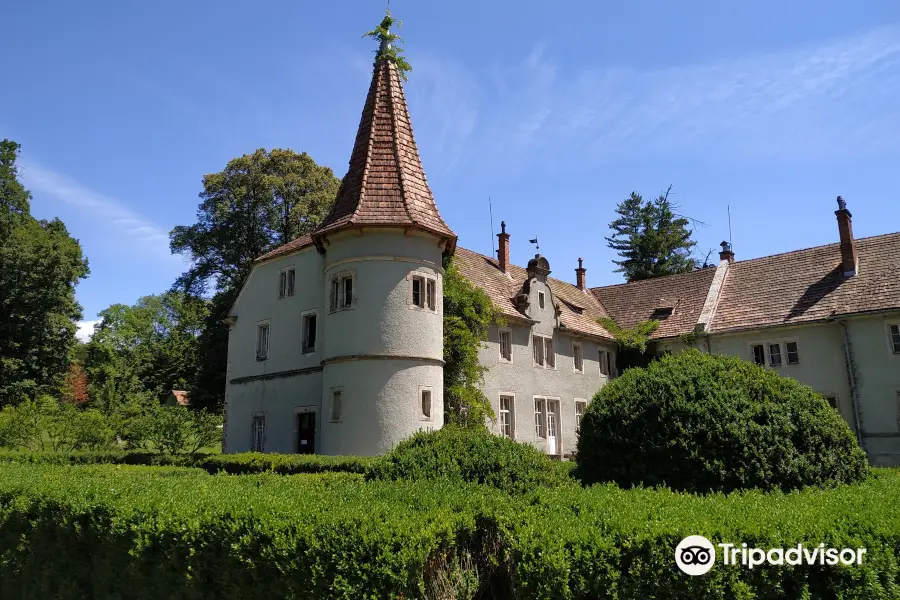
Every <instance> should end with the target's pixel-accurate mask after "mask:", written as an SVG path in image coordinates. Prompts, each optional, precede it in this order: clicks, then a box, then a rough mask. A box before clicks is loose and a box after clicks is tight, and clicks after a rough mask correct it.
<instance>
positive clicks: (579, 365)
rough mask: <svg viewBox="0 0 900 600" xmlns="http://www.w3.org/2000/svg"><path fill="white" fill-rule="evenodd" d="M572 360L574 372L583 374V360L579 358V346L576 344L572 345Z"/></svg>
mask: <svg viewBox="0 0 900 600" xmlns="http://www.w3.org/2000/svg"><path fill="white" fill-rule="evenodd" d="M572 358H573V360H574V362H575V372H576V373H584V359H582V357H581V344H579V343H577V342H574V343H573V344H572Z"/></svg>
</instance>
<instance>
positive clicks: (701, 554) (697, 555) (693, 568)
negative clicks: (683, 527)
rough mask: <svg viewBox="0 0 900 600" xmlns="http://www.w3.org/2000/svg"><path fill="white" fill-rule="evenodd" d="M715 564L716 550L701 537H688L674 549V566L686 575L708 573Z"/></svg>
mask: <svg viewBox="0 0 900 600" xmlns="http://www.w3.org/2000/svg"><path fill="white" fill-rule="evenodd" d="M715 562H716V548H715V546H713V544H712V542H710V541H709V540H708V539H706V538H705V537H703V536H702V535H689V536H688V537H686V538H684V539H683V540H681V542H679V543H678V546H677V547H676V548H675V564H677V565H678V568H679V569H681V571H682V572H683V573H686V574H688V575H691V576H694V577H696V576H697V575H703V574H705V573H708V572H709V570H710V569H712V566H713V564H714V563H715Z"/></svg>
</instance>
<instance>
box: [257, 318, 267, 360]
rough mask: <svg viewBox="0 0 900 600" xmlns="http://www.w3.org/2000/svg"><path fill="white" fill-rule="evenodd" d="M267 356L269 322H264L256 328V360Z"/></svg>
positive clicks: (264, 358)
mask: <svg viewBox="0 0 900 600" xmlns="http://www.w3.org/2000/svg"><path fill="white" fill-rule="evenodd" d="M268 357H269V324H268V323H264V324H262V325H260V326H259V327H258V328H257V330H256V360H266V359H267V358H268Z"/></svg>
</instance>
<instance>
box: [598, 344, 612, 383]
mask: <svg viewBox="0 0 900 600" xmlns="http://www.w3.org/2000/svg"><path fill="white" fill-rule="evenodd" d="M598 352H599V353H598V354H597V360H598V361H599V363H600V377H606V378H608V379H611V378H612V369H611V368H610V365H611V364H612V361H611V360H610V356H611V355H612V352H611V351H609V350H607V349H606V348H600V349H599V351H598ZM604 369H606V372H604Z"/></svg>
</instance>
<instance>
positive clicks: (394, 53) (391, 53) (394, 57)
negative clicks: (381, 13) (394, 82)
mask: <svg viewBox="0 0 900 600" xmlns="http://www.w3.org/2000/svg"><path fill="white" fill-rule="evenodd" d="M393 25H397V27H398V28H399V27H401V26H402V25H403V22H402V21H398V20H396V19H394V18H393V17H391V11H388V12H387V14H386V15H385V17H384V18H383V19H382V20H381V23H379V24H378V27H376V28H375V29H373V30H372V31H368V32H366V33H365V34H363V37H369V38H372V39H373V40H375V41H376V42H378V50H376V51H375V60H376V61H377V60H378V59H380V58H387V59H388V60H389V61H391V62H392V63H394V66H396V67H397V72H398V73H400V77H402V78H403V81H406V80H407V77H406V74H407V73H409V72H410V71H412V67H411V66H410V64H409V63H408V62H406V58H404V57H403V48H401V47H400V42H402V41H403V38H401V37H400V36H399V35H397V34H396V33H392V32H391V27H392V26H393Z"/></svg>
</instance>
